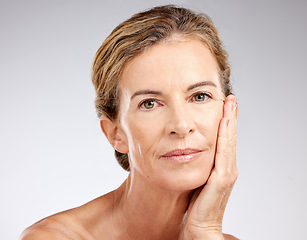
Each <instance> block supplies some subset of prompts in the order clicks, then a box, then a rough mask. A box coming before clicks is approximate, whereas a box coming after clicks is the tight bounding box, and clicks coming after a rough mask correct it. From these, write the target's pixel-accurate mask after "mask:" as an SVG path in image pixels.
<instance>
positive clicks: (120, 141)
mask: <svg viewBox="0 0 307 240" xmlns="http://www.w3.org/2000/svg"><path fill="white" fill-rule="evenodd" d="M157 57H159V59H160V58H161V60H159V61H157V60H156V59H157ZM204 59H205V60H204ZM189 63H191V64H189ZM149 66H150V67H149ZM165 66H167V67H165ZM164 67H165V68H164ZM147 76H151V77H150V78H148V79H147V78H146V77H147ZM191 76H193V77H191ZM217 76H218V74H217V65H216V62H215V60H214V58H213V57H212V55H211V53H210V51H209V50H208V49H207V48H206V47H205V46H204V45H202V44H201V43H200V42H199V41H197V40H185V41H178V42H177V41H176V42H175V43H174V42H172V43H163V44H159V45H158V46H155V47H152V49H151V50H150V51H148V52H145V53H144V54H143V55H141V56H139V57H137V58H136V59H135V60H134V61H132V63H131V64H130V65H128V67H127V68H126V69H125V77H124V79H123V81H122V83H121V91H122V92H123V94H122V97H123V99H122V101H121V106H120V113H121V114H120V117H119V119H118V121H115V122H112V121H111V120H109V119H108V118H106V117H102V118H101V126H102V130H103V132H104V133H105V135H106V137H107V138H108V140H109V141H110V143H111V144H112V146H113V147H114V148H115V149H116V150H118V151H120V152H123V153H129V157H130V167H131V171H130V174H129V176H128V178H127V179H126V181H125V182H124V183H123V184H122V185H121V186H120V187H119V188H118V189H116V190H115V191H113V192H111V193H108V194H106V195H103V196H101V197H99V198H97V199H95V200H93V201H91V202H89V203H87V204H85V205H83V206H81V207H78V208H75V209H71V210H68V211H65V212H62V213H58V214H56V215H53V216H51V217H48V218H46V219H43V220H41V221H40V222H38V223H36V224H34V225H33V226H31V227H29V228H28V229H26V230H25V231H24V233H23V234H22V236H21V239H22V240H30V239H31V240H39V239H44V240H48V239H58V240H61V239H63V240H68V239H77V240H78V239H80V240H83V239H87V240H99V239H128V240H129V239H135V240H136V239H149V240H150V239H168V240H172V239H176V240H178V239H180V240H190V239H210V240H211V239H212V240H213V239H214V240H218V239H226V240H227V239H228V240H231V239H237V238H235V237H233V236H231V235H227V234H223V233H222V220H223V215H224V211H225V208H226V204H227V202H228V199H229V196H230V193H231V191H232V188H233V185H234V183H235V181H236V179H237V176H238V172H237V167H236V136H237V133H236V118H237V103H236V99H235V97H234V96H232V95H231V96H228V97H226V98H225V99H223V100H224V101H216V103H214V101H213V100H214V98H215V97H216V98H218V96H219V92H220V91H221V86H220V83H219V79H218V77H217ZM152 79H154V80H152ZM203 79H206V80H207V79H208V80H210V81H212V82H213V84H211V86H207V85H204V86H200V87H196V88H195V89H193V90H191V87H190V86H195V81H196V83H199V81H200V80H203ZM132 80H133V81H132ZM144 82H145V85H142V84H143V83H144ZM191 84H192V85H191ZM193 84H194V85H193ZM209 85H210V84H209ZM213 85H214V86H213ZM147 86H150V87H151V88H150V90H151V91H150V96H149V97H150V98H149V99H148V96H147V95H148V93H146V94H143V93H142V94H139V95H138V96H137V97H135V98H134V97H132V96H134V95H135V92H136V91H138V90H140V89H141V90H143V89H146V90H147V88H148V87H147ZM143 87H145V88H143ZM152 88H153V89H152ZM152 90H154V91H152ZM141 92H144V91H141ZM152 92H154V93H152ZM199 92H209V93H210V94H211V95H212V99H209V98H207V97H205V98H204V96H203V95H199ZM195 94H198V95H197V97H196V98H195ZM145 95H146V96H145ZM210 101H211V102H210ZM140 103H141V104H140ZM205 104H212V106H213V107H214V110H212V109H213V108H212V109H211V110H210V108H208V106H209V105H205ZM178 107H179V108H178ZM208 109H209V110H210V111H209V110H208ZM204 113H206V114H205V117H204ZM138 121H139V122H138ZM151 121H152V122H151ZM143 122H146V123H147V124H149V126H151V127H149V128H148V125H146V124H143ZM147 136H150V137H147ZM168 146H172V148H174V146H175V147H176V148H179V146H180V148H183V147H189V148H190V147H191V146H197V151H196V150H193V151H194V152H193V153H185V154H183V155H182V156H179V157H178V156H177V155H176V156H174V153H173V152H171V154H170V153H169V151H170V150H172V148H171V149H168V148H167V147H168ZM195 148H196V147H195ZM189 151H190V150H189ZM195 151H196V152H195ZM166 152H167V153H166ZM172 154H173V155H172ZM176 154H178V153H177V152H176ZM170 155H171V156H170ZM191 173H193V174H191Z"/></svg>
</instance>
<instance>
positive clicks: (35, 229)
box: [19, 196, 110, 240]
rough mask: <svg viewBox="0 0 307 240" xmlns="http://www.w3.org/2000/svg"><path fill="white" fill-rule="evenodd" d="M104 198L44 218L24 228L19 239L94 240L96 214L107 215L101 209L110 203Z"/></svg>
mask: <svg viewBox="0 0 307 240" xmlns="http://www.w3.org/2000/svg"><path fill="white" fill-rule="evenodd" d="M104 199H105V198H104V196H102V197H100V198H97V199H94V200H92V201H90V202H88V203H86V204H84V205H82V206H80V207H77V208H73V209H70V210H66V211H64V212H60V213H57V214H54V215H52V216H49V217H47V218H44V219H42V220H40V221H39V222H37V223H35V224H33V225H32V226H30V227H28V228H27V229H26V230H24V231H23V233H22V234H21V236H20V238H19V240H94V239H95V237H94V235H93V234H94V233H95V227H96V225H97V224H95V223H96V222H97V219H98V217H97V216H98V215H99V216H103V215H107V214H105V212H103V211H104V210H105V209H106V208H107V207H106V206H109V205H110V204H106V202H109V201H105V200H104ZM109 208H110V207H109ZM99 220H100V221H101V219H99Z"/></svg>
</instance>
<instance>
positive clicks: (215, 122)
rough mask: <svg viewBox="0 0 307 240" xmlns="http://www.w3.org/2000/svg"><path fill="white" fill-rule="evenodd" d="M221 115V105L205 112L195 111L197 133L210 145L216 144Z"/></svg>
mask: <svg viewBox="0 0 307 240" xmlns="http://www.w3.org/2000/svg"><path fill="white" fill-rule="evenodd" d="M222 117H223V112H222V107H221V108H217V109H215V110H213V111H207V112H206V113H203V112H197V113H195V124H196V128H197V130H198V131H199V133H200V134H201V135H202V136H203V137H204V138H206V140H207V141H208V143H209V144H210V145H214V146H215V144H216V139H217V134H218V129H219V124H220V121H221V119H222Z"/></svg>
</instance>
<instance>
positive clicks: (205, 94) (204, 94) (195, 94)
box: [191, 92, 212, 102]
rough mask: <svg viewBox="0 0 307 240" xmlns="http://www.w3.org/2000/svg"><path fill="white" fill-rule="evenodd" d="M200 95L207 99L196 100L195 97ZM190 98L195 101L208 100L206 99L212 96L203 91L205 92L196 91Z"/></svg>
mask: <svg viewBox="0 0 307 240" xmlns="http://www.w3.org/2000/svg"><path fill="white" fill-rule="evenodd" d="M200 95H202V96H204V97H206V98H207V99H206V100H202V101H196V100H195V97H197V96H200ZM191 99H193V100H194V101H195V102H205V101H208V100H210V99H212V96H211V95H210V94H208V93H205V92H197V93H194V94H193V95H192V97H191Z"/></svg>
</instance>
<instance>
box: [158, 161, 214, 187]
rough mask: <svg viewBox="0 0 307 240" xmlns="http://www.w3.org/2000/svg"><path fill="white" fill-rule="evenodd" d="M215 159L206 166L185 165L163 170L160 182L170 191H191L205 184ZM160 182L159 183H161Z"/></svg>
mask: <svg viewBox="0 0 307 240" xmlns="http://www.w3.org/2000/svg"><path fill="white" fill-rule="evenodd" d="M212 166H213V161H211V162H210V163H208V162H207V164H205V166H189V165H188V164H187V165H184V166H181V167H179V168H177V169H176V170H172V171H165V169H164V170H163V171H162V172H161V174H160V176H159V179H157V180H158V181H159V183H160V184H161V186H162V187H163V188H165V189H167V190H169V191H182V192H184V191H191V190H194V189H196V188H198V187H200V186H202V185H204V184H205V183H206V182H207V180H208V178H209V176H210V173H211V170H212ZM160 184H159V185H160Z"/></svg>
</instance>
